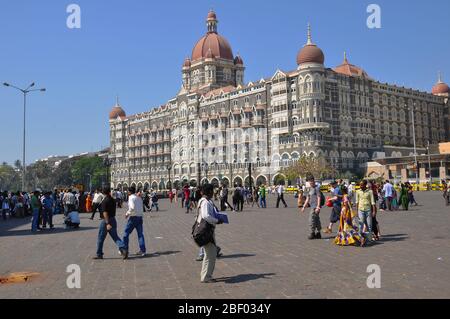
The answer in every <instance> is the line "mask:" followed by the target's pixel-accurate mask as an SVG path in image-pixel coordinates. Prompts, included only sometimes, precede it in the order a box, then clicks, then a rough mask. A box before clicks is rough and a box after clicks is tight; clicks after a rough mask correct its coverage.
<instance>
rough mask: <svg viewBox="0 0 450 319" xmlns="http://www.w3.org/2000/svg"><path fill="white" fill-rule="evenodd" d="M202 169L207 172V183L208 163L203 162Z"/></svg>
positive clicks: (206, 178)
mask: <svg viewBox="0 0 450 319" xmlns="http://www.w3.org/2000/svg"><path fill="white" fill-rule="evenodd" d="M202 168H203V170H204V171H205V182H206V181H208V163H206V162H203V163H202ZM204 184H206V183H204Z"/></svg>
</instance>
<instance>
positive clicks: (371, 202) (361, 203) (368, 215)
mask: <svg viewBox="0 0 450 319" xmlns="http://www.w3.org/2000/svg"><path fill="white" fill-rule="evenodd" d="M367 184H368V183H367V181H366V180H364V181H362V182H361V184H360V189H359V190H358V191H357V192H356V208H357V210H358V217H359V232H360V234H361V246H364V245H365V243H366V242H367V241H371V240H372V216H373V215H374V214H375V212H376V205H375V197H374V195H373V191H372V189H370V188H368V187H367Z"/></svg>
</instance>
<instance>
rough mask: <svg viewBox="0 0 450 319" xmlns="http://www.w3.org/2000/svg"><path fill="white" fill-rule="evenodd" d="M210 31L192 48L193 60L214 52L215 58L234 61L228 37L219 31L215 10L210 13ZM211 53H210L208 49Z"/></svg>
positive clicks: (208, 19) (208, 20) (208, 21)
mask: <svg viewBox="0 0 450 319" xmlns="http://www.w3.org/2000/svg"><path fill="white" fill-rule="evenodd" d="M207 23H208V33H207V34H206V35H205V36H204V37H202V38H201V39H200V40H199V41H198V42H197V44H196V45H195V47H194V49H193V50H192V61H197V60H201V59H204V58H206V57H207V56H208V55H209V56H210V54H211V53H212V56H213V57H214V58H219V59H226V60H231V61H234V55H233V50H231V46H230V43H228V41H227V39H225V38H224V37H222V36H221V35H219V34H218V33H217V23H218V21H217V17H216V14H215V13H214V12H213V11H210V12H209V13H208V18H207ZM209 50H211V53H210V54H208V51H209Z"/></svg>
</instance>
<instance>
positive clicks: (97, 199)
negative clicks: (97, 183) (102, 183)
mask: <svg viewBox="0 0 450 319" xmlns="http://www.w3.org/2000/svg"><path fill="white" fill-rule="evenodd" d="M103 199H104V196H103V194H102V193H100V190H99V189H96V190H95V194H94V199H93V200H92V215H91V218H90V219H91V220H94V217H95V213H96V212H97V210H98V212H99V214H100V219H101V218H102V211H101V204H102V201H103Z"/></svg>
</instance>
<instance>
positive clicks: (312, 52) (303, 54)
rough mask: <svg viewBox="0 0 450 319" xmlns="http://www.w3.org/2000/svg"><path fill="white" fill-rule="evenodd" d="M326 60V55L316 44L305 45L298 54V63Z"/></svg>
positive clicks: (321, 62) (322, 61) (320, 62)
mask: <svg viewBox="0 0 450 319" xmlns="http://www.w3.org/2000/svg"><path fill="white" fill-rule="evenodd" d="M324 62H325V55H324V54H323V52H322V50H321V49H319V48H318V47H317V46H316V45H315V44H307V45H305V46H304V47H303V48H302V49H301V50H300V52H299V53H298V55H297V64H298V65H300V64H304V63H319V64H323V63H324Z"/></svg>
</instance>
